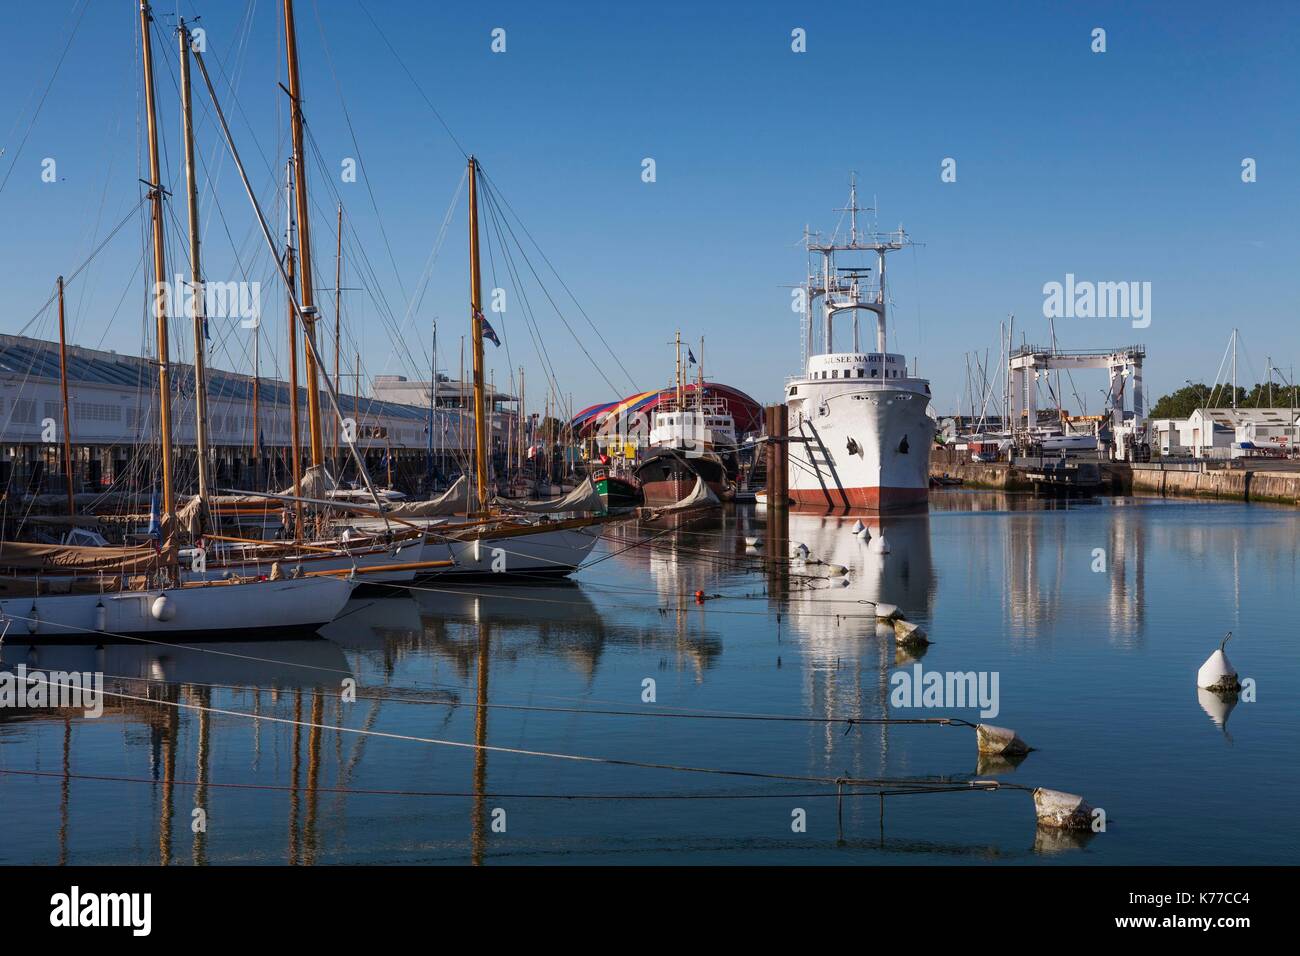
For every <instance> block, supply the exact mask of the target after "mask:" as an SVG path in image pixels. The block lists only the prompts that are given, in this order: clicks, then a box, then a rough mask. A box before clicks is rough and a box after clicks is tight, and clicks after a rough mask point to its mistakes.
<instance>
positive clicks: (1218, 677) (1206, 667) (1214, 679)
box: [1196, 631, 1241, 694]
mask: <svg viewBox="0 0 1300 956" xmlns="http://www.w3.org/2000/svg"><path fill="white" fill-rule="evenodd" d="M1231 639H1232V631H1229V632H1228V635H1227V637H1225V638H1224V639H1223V641H1222V642H1221V643H1220V644H1219V649H1218V650H1217V651H1215V652H1214V653H1213V654H1211V655H1210V656H1209V658H1208V659H1207V660H1206V662H1205V663H1204V664H1202V665H1201V669H1200V670H1198V671H1197V672H1196V686H1197V687H1200V688H1203V689H1205V690H1212V691H1215V692H1217V693H1222V694H1232V693H1236V692H1237V691H1240V690H1241V681H1240V679H1239V678H1238V677H1237V671H1236V669H1234V668H1233V666H1232V663H1231V662H1230V661H1229V660H1228V655H1227V654H1225V653H1224V648H1225V647H1226V646H1227V644H1228V641H1230V640H1231Z"/></svg>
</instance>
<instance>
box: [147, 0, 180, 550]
mask: <svg viewBox="0 0 1300 956" xmlns="http://www.w3.org/2000/svg"><path fill="white" fill-rule="evenodd" d="M152 21H153V15H152V14H151V13H150V12H149V4H148V2H147V0H141V3H140V46H141V52H142V54H143V59H144V103H145V116H146V119H147V120H148V127H149V130H148V138H149V183H148V186H149V199H150V206H151V213H150V219H151V221H152V226H153V279H154V287H153V288H154V294H153V311H154V319H155V321H156V324H157V335H158V440H159V443H160V445H161V446H162V457H161V460H160V462H159V468H160V470H161V472H162V509H163V523H164V526H163V534H164V537H165V538H170V534H171V530H172V526H173V524H174V517H175V514H176V496H175V493H174V490H173V489H172V392H171V373H170V369H169V368H168V351H167V299H168V296H167V259H166V254H167V247H166V244H165V241H164V238H163V189H162V172H161V171H160V163H159V159H158V113H157V110H156V108H155V106H154V91H153V45H152V44H151V43H150V40H149V28H150V24H151V23H152Z"/></svg>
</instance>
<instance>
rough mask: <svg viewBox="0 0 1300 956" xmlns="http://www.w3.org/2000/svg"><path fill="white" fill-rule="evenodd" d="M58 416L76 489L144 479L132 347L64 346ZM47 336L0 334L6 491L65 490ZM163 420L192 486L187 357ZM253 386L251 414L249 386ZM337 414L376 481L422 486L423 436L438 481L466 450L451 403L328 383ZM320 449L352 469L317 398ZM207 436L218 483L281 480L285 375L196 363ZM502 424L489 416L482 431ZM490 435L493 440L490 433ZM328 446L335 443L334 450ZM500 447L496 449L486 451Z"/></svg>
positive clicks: (145, 383) (142, 366)
mask: <svg viewBox="0 0 1300 956" xmlns="http://www.w3.org/2000/svg"><path fill="white" fill-rule="evenodd" d="M67 364H68V417H69V432H70V434H71V438H72V447H73V454H72V458H73V466H74V467H73V484H74V490H75V491H77V492H94V491H99V490H104V489H107V488H111V487H114V486H117V487H120V488H122V489H123V490H126V487H127V486H130V487H133V488H134V489H136V490H138V489H140V488H147V487H150V486H152V485H153V484H154V482H155V480H156V474H155V472H156V469H157V461H158V458H159V454H158V433H159V429H158V396H157V383H158V371H157V364H156V363H155V362H154V361H152V360H150V359H145V358H139V357H137V356H130V355H120V354H118V353H116V352H112V351H100V350H96V349H87V348H80V347H76V346H69V347H68V349H67ZM60 382H61V380H60V372H59V346H58V343H57V342H48V341H44V340H40V339H32V338H27V337H23V336H13V335H0V492H3V493H4V494H5V496H6V498H7V499H8V500H12V499H13V498H14V497H16V496H23V495H30V494H36V493H41V492H62V491H64V490H65V481H64V477H63V464H62V461H63V435H62V427H63V399H62V394H61V386H60ZM171 383H172V389H173V397H172V430H173V436H172V438H173V443H174V446H175V447H176V449H177V452H178V454H177V462H178V463H177V466H176V473H177V474H176V478H177V481H178V489H179V490H180V491H182V492H185V491H192V490H193V488H192V483H193V478H194V475H195V470H196V469H195V460H194V459H195V453H194V446H195V441H194V432H195V414H194V410H195V401H194V393H195V389H194V368H193V366H191V365H184V364H179V363H173V364H172V366H171ZM255 394H256V415H254V395H255ZM498 398H499V399H500V401H499V402H498V404H497V405H496V406H495V407H496V411H495V413H494V417H498V418H499V417H506V416H513V414H514V413H513V411H511V410H509V409H507V408H506V405H505V400H506V399H507V398H508V396H498ZM339 399H340V401H339V404H340V406H341V407H342V411H343V413H344V415H345V416H346V417H347V418H348V419H350V420H351V421H353V422H355V428H354V431H355V436H356V438H355V442H356V445H357V447H358V450H360V451H362V452H363V453H364V455H365V458H366V462H367V469H368V470H369V471H370V473H371V474H372V475H374V476H375V477H376V479H377V480H379V481H381V482H384V483H390V484H392V485H393V486H395V487H398V488H401V489H403V490H406V491H408V492H415V491H420V490H424V486H425V485H426V484H427V475H428V473H429V461H430V445H432V459H433V468H434V474H435V475H436V476H437V478H439V479H440V480H441V483H445V482H446V481H447V480H448V479H449V478H450V477H451V476H454V475H456V474H459V473H461V472H462V471H463V470H464V462H466V461H467V460H469V458H470V456H471V455H472V449H473V441H474V428H473V421H472V418H471V417H470V416H469V414H468V413H467V411H466V410H465V409H463V408H454V407H441V406H440V407H439V408H437V409H435V410H434V411H433V412H432V415H433V419H434V422H433V428H432V429H430V428H429V423H430V415H431V412H430V409H429V408H428V407H427V406H425V407H419V406H415V405H408V404H402V403H400V402H393V401H383V400H381V399H378V398H375V397H370V396H363V395H355V394H340V396H339ZM321 406H322V409H324V410H325V411H326V420H325V424H324V438H325V445H326V454H327V457H329V458H330V459H331V460H332V461H333V462H334V463H335V468H334V469H333V470H335V471H336V472H337V473H340V474H341V476H342V477H343V478H344V479H348V478H353V479H355V477H356V469H355V464H349V463H347V459H348V453H347V448H346V445H345V444H344V443H343V442H342V440H341V439H336V434H337V431H338V429H337V427H336V420H335V417H334V416H333V414H332V413H331V412H330V404H329V399H328V397H327V396H326V395H325V394H324V393H323V392H322V395H321ZM306 408H307V393H306V390H305V389H303V388H300V389H299V395H298V409H299V421H300V426H299V427H300V441H301V443H302V445H303V448H304V451H303V460H304V462H305V463H309V459H310V454H309V452H308V451H307V448H308V439H307V424H306V423H307V412H306ZM208 425H209V446H210V448H211V451H212V455H213V458H214V461H213V470H212V474H213V481H214V484H215V486H216V488H218V489H225V488H235V489H240V490H264V489H268V488H281V487H285V486H287V485H288V484H289V483H290V482H291V481H292V479H291V477H290V475H291V472H292V468H291V464H290V457H289V449H290V447H291V444H292V442H291V439H290V405H289V386H288V385H287V384H286V383H285V382H282V381H280V380H278V379H272V378H259V379H257V381H256V385H255V383H254V379H253V377H252V376H248V375H239V374H235V373H233V372H226V371H220V370H216V369H212V368H209V369H208ZM504 430H505V429H504V428H503V426H502V424H501V423H500V422H497V423H496V426H495V427H494V429H493V431H494V433H496V434H501V433H502V432H503V431H504ZM498 444H499V442H498ZM336 445H337V446H339V447H341V450H340V451H339V452H338V453H337V457H336V452H335V448H336ZM497 454H498V455H500V454H504V449H500V450H499V451H498V452H497Z"/></svg>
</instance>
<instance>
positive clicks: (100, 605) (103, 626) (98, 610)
mask: <svg viewBox="0 0 1300 956" xmlns="http://www.w3.org/2000/svg"><path fill="white" fill-rule="evenodd" d="M95 630H97V631H106V630H108V608H106V607H104V599H103V598H100V599H99V601H98V602H97V603H96V604H95Z"/></svg>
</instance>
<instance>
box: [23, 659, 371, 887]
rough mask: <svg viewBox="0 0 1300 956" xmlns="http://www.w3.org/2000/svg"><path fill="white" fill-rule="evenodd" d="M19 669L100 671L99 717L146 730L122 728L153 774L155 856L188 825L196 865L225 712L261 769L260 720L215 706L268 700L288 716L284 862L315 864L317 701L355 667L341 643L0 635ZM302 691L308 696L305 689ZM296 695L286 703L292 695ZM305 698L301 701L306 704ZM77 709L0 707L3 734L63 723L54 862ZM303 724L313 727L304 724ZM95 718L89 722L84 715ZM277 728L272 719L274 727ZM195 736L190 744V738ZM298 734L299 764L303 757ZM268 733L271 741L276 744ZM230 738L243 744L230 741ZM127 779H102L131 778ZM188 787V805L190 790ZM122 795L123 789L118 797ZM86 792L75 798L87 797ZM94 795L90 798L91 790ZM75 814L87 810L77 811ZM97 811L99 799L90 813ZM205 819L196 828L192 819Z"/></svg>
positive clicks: (62, 856) (166, 852)
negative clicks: (142, 747)
mask: <svg viewBox="0 0 1300 956" xmlns="http://www.w3.org/2000/svg"><path fill="white" fill-rule="evenodd" d="M20 664H21V665H25V666H26V668H27V672H28V673H29V674H30V673H31V672H33V671H39V672H41V673H43V674H46V675H55V674H71V673H83V674H85V673H90V674H99V675H102V678H103V691H104V695H103V704H104V713H103V716H104V717H105V718H110V719H112V720H114V721H117V722H120V723H122V724H124V725H125V726H126V727H127V728H131V727H143V728H144V729H145V730H146V731H147V733H146V735H145V737H144V738H143V739H142V738H141V737H140V736H139V735H138V734H131V733H128V734H126V735H125V736H124V737H123V743H124V744H125V746H126V747H127V748H128V749H129V748H130V747H132V746H133V745H136V744H139V743H142V742H143V743H145V744H146V745H147V747H148V750H149V753H148V766H149V770H150V778H151V779H152V782H153V784H154V786H156V787H157V788H158V799H157V813H158V815H157V821H156V835H157V841H158V843H157V857H156V862H157V863H158V864H159V865H162V866H166V865H169V864H172V863H176V862H179V860H178V858H177V854H176V852H175V847H174V842H175V835H176V831H177V830H178V829H179V830H180V831H181V832H182V833H183V832H184V830H185V829H190V830H191V831H192V834H193V840H192V847H191V852H190V861H191V862H192V863H194V864H195V865H202V864H205V863H207V862H208V831H207V826H206V820H207V814H208V811H209V809H210V807H209V799H210V796H211V792H212V786H211V764H212V759H213V751H214V748H213V745H212V730H213V723H214V722H215V721H216V720H218V719H221V720H222V721H223V725H225V724H226V723H228V722H229V721H230V720H235V721H239V722H240V723H243V724H244V725H245V726H244V727H243V728H241V729H242V730H245V731H246V732H247V733H249V734H250V735H251V741H250V743H249V747H250V756H251V762H252V766H253V768H254V769H256V768H257V766H258V764H259V762H260V759H261V755H262V724H263V722H262V721H261V720H245V719H244V718H238V717H235V718H223V717H222V715H221V714H219V713H218V714H214V713H213V712H212V710H211V708H214V707H216V708H219V709H229V710H231V711H236V712H239V713H248V714H255V715H259V716H260V715H262V714H263V713H264V708H267V709H268V710H270V711H271V712H277V707H278V708H279V711H278V712H280V713H282V715H283V716H284V717H292V719H293V720H294V721H295V723H294V724H293V725H292V726H291V728H290V730H289V732H290V734H291V735H292V740H291V746H292V750H291V780H290V784H291V787H292V789H291V790H290V791H289V834H290V836H289V845H288V848H287V853H286V856H287V860H288V862H289V863H312V862H314V861H315V858H316V852H317V849H318V845H319V841H318V835H317V819H318V807H317V803H318V795H317V793H318V792H317V789H316V788H317V786H318V785H319V783H320V774H321V763H322V758H323V744H322V726H321V725H322V724H323V723H325V721H326V717H325V700H326V697H333V698H335V699H336V700H337V698H338V693H337V688H339V687H340V686H342V684H343V682H344V680H346V679H348V678H350V677H352V670H351V668H350V667H349V665H348V661H347V658H346V657H345V656H344V654H343V651H342V649H341V648H340V647H339V646H338V645H337V644H334V643H332V642H330V641H325V640H320V639H311V640H301V641H257V642H250V643H239V642H227V643H222V644H217V645H206V646H194V647H186V646H180V645H168V646H159V645H156V644H149V645H132V644H104V645H92V644H56V645H47V644H41V645H37V644H23V643H12V642H8V641H6V642H5V643H4V644H3V645H0V670H4V671H9V672H12V671H13V669H14V668H15V667H17V666H18V665H20ZM308 695H310V696H309V697H308ZM290 700H291V701H292V709H291V710H289V708H288V704H289V702H290ZM304 705H306V706H304ZM82 717H83V711H81V710H79V709H77V710H72V709H58V708H41V709H30V708H3V709H0V740H3V739H4V737H5V736H7V735H9V734H11V733H15V732H17V731H18V730H19V726H20V725H26V724H27V723H28V722H33V721H35V722H40V721H51V720H53V721H61V722H62V723H63V750H62V780H61V786H60V797H59V825H58V861H59V863H60V864H63V863H67V862H68V848H69V833H70V830H71V820H72V809H73V808H72V784H73V780H74V778H75V774H74V771H73V761H72V750H73V733H72V728H73V724H74V721H76V722H82V723H84V722H83V721H82ZM307 721H310V723H311V724H312V725H314V726H304V724H305V722H307ZM92 723H93V722H92ZM272 726H275V725H272ZM191 732H192V733H193V739H192V741H186V738H187V737H188V736H189V735H190V733H191ZM304 737H305V738H306V741H305V748H306V766H305V767H304V766H303V749H304ZM276 743H277V741H276V739H275V738H274V737H273V740H272V744H271V746H272V747H273V748H275V749H276V751H277V752H278V747H277V746H276ZM183 746H185V747H192V751H193V759H194V765H193V767H192V769H185V768H183V767H180V766H178V754H179V753H180V752H181V751H182V749H183ZM234 746H237V747H238V746H241V744H240V743H235V744H234ZM133 782H135V780H134V779H133V778H132V779H128V780H126V781H125V782H123V783H121V784H118V785H113V784H110V785H109V786H119V787H120V786H129V785H130V784H131V783H133ZM83 786H85V785H83ZM190 793H192V794H193V797H192V800H193V802H192V805H186V803H185V800H186V795H187V794H190ZM119 798H120V794H119ZM85 802H86V801H84V800H83V801H82V803H83V804H84V803H85ZM91 803H92V804H93V803H95V800H94V798H93V797H92V798H91ZM79 812H81V813H86V812H87V811H86V809H85V808H84V807H83V808H80V811H79ZM89 812H90V813H91V814H92V815H98V814H99V813H100V812H101V809H100V808H99V806H98V805H96V806H95V807H94V808H93V809H92V810H90V811H89ZM199 820H202V821H203V825H202V826H199V825H197V821H199Z"/></svg>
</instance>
